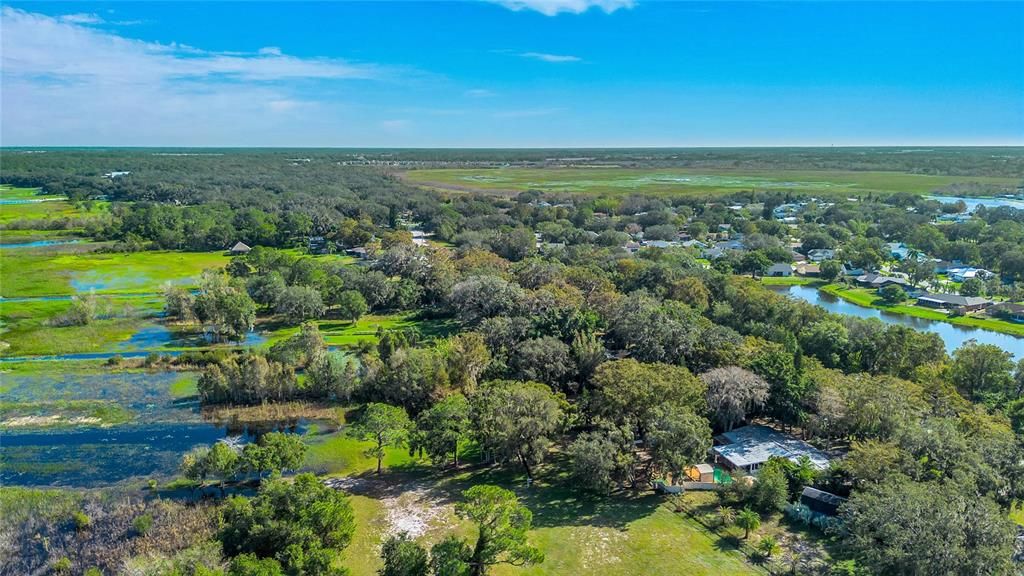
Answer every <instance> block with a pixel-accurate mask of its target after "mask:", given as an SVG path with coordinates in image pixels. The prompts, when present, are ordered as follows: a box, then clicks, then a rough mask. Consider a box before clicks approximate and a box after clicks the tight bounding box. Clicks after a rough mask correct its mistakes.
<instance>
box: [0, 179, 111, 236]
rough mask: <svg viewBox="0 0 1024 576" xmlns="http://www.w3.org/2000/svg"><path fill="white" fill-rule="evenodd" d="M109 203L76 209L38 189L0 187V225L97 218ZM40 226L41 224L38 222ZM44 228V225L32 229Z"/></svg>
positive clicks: (58, 197)
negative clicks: (29, 221) (18, 221)
mask: <svg viewBox="0 0 1024 576" xmlns="http://www.w3.org/2000/svg"><path fill="white" fill-rule="evenodd" d="M108 205H109V203H107V202H91V203H90V204H89V209H85V208H84V207H77V206H75V205H73V204H72V203H71V202H67V201H66V200H64V199H63V197H61V196H43V195H40V194H39V189H38V188H12V187H10V186H0V224H9V223H10V222H13V221H16V220H40V221H42V220H47V219H50V220H53V219H63V218H80V217H84V216H97V215H99V214H102V213H103V212H104V211H106V209H107V206H108ZM40 224H43V223H42V222H40ZM37 226H38V227H40V228H46V226H45V225H41V226H39V225H36V224H35V223H33V227H37Z"/></svg>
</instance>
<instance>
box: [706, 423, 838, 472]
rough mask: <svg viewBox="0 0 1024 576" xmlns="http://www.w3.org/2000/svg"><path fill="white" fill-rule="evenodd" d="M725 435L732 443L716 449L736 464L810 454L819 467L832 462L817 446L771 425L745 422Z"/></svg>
mask: <svg viewBox="0 0 1024 576" xmlns="http://www.w3.org/2000/svg"><path fill="white" fill-rule="evenodd" d="M721 438H723V439H724V440H725V441H727V442H728V444H723V445H720V446H715V447H714V451H715V453H716V454H718V455H719V456H721V457H723V458H725V459H726V460H728V461H729V463H730V464H732V465H733V466H736V467H741V468H746V467H748V466H752V465H755V466H757V465H761V464H764V463H765V462H767V461H768V459H769V458H771V457H772V456H778V457H779V458H786V459H789V460H792V461H793V462H796V461H797V460H799V459H800V457H801V456H807V457H808V458H810V460H811V464H812V465H813V466H814V467H815V468H816V469H818V470H825V469H826V468H828V466H829V460H828V457H827V456H825V454H824V453H823V452H821V451H820V450H818V449H817V448H815V447H814V446H811V445H810V444H808V443H807V442H804V441H803V440H799V439H797V438H794V437H792V436H789V435H786V434H783V433H781V432H777V431H775V430H772V429H771V428H769V427H767V426H760V425H752V426H744V427H742V428H737V429H735V430H732V431H730V432H725V433H723V434H722V435H721Z"/></svg>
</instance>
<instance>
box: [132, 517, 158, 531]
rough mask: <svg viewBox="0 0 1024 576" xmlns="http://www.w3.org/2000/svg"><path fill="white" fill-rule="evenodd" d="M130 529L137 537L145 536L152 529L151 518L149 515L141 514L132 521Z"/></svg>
mask: <svg viewBox="0 0 1024 576" xmlns="http://www.w3.org/2000/svg"><path fill="white" fill-rule="evenodd" d="M132 528H134V529H135V533H136V534H138V535H139V536H145V535H146V534H148V533H149V531H150V530H151V529H152V528H153V516H151V515H149V514H143V515H142V516H139V517H137V518H136V519H135V520H134V521H132Z"/></svg>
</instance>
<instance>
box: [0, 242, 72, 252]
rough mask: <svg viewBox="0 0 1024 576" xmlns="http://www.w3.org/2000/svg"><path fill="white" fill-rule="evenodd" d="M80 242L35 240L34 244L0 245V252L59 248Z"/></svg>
mask: <svg viewBox="0 0 1024 576" xmlns="http://www.w3.org/2000/svg"><path fill="white" fill-rule="evenodd" d="M79 242H81V240H36V241H35V242H18V243H15V244H0V250H10V249H12V248H44V247H46V246H60V245H62V244H78V243H79Z"/></svg>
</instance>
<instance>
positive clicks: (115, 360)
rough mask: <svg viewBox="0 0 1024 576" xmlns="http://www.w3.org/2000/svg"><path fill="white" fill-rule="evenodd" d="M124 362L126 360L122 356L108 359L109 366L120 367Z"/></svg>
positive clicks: (117, 355) (116, 355)
mask: <svg viewBox="0 0 1024 576" xmlns="http://www.w3.org/2000/svg"><path fill="white" fill-rule="evenodd" d="M123 361H124V358H123V357H122V356H121V355H120V354H114V355H113V356H111V357H110V358H107V366H118V365H120V364H121V362H123Z"/></svg>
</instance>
